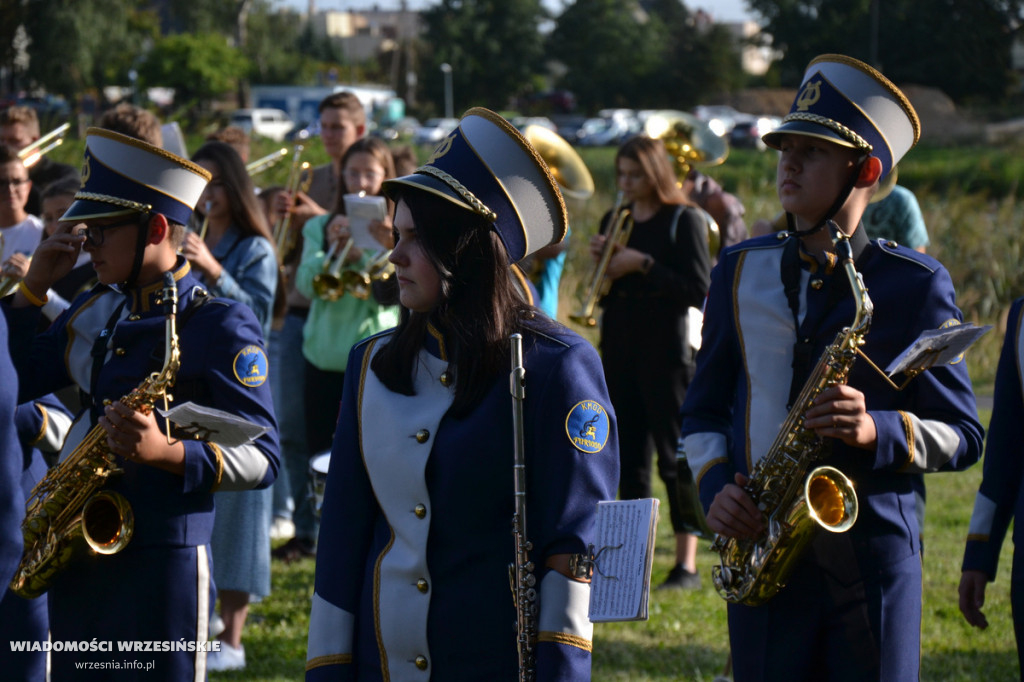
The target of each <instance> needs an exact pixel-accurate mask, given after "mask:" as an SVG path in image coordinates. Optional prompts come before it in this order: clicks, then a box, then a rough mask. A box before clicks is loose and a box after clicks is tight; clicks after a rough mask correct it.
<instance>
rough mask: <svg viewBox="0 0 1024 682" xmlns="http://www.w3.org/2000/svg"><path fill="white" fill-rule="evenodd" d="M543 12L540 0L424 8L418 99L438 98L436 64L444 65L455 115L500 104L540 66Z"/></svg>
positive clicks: (484, 0)
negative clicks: (426, 38) (448, 67)
mask: <svg viewBox="0 0 1024 682" xmlns="http://www.w3.org/2000/svg"><path fill="white" fill-rule="evenodd" d="M546 16H547V15H546V13H545V11H544V9H543V7H542V6H541V2H540V0H440V2H439V3H438V4H437V5H436V6H434V7H431V8H429V9H426V10H424V12H423V21H424V24H425V26H426V32H425V35H427V36H429V44H423V45H422V46H421V50H420V60H419V65H420V72H419V83H420V85H421V86H422V88H423V92H422V94H421V97H422V98H423V99H425V100H427V101H433V102H443V101H444V87H445V85H444V78H443V75H444V74H442V72H441V64H450V65H451V67H452V74H451V77H452V86H453V87H452V89H453V100H454V103H455V113H456V114H458V113H459V112H461V111H462V110H464V109H465V108H467V107H468V106H470V105H475V104H480V105H483V106H488V107H491V108H496V109H500V108H503V107H504V106H505V104H506V103H507V102H508V101H509V100H510V99H512V98H514V97H515V96H517V95H519V94H521V93H522V92H523V91H524V89H526V88H528V87H529V84H530V83H531V79H532V78H533V76H534V75H535V74H537V73H540V72H541V70H542V67H543V63H542V60H543V57H544V42H543V37H542V35H541V33H540V23H541V21H542V20H543V19H545V18H546Z"/></svg>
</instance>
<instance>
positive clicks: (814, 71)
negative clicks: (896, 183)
mask: <svg viewBox="0 0 1024 682" xmlns="http://www.w3.org/2000/svg"><path fill="white" fill-rule="evenodd" d="M784 133H785V134H796V135H811V136H813V137H820V138H822V139H825V140H830V141H832V142H835V143H837V144H841V145H844V146H846V147H853V148H854V149H860V150H863V151H865V152H867V153H869V154H871V155H872V156H875V157H877V158H878V159H879V160H880V161H881V162H882V177H883V178H884V177H885V176H886V175H888V174H889V171H890V170H892V169H893V168H894V167H895V166H896V164H897V163H898V162H899V160H900V159H901V158H903V155H904V154H906V153H907V152H908V151H910V149H911V148H912V147H913V146H914V145H915V144H917V141H918V139H920V137H921V122H920V120H918V118H917V112H915V111H914V107H913V106H911V104H910V100H908V99H907V97H906V95H904V94H903V93H902V92H901V91H900V89H899V88H897V87H896V86H895V85H893V83H892V82H891V81H890V80H889V79H888V78H886V77H885V76H883V75H882V74H881V73H879V72H878V71H877V70H875V69H873V68H871V67H870V66H868V65H867V64H865V63H864V62H861V61H858V60H856V59H853V58H852V57H846V56H844V55H839V54H824V55H821V56H818V57H815V58H814V59H813V60H812V61H811V63H810V64H809V65H808V67H807V71H806V72H805V73H804V78H803V82H802V83H801V85H800V91H799V92H798V93H797V96H796V100H794V102H793V107H792V108H791V109H790V111H789V114H787V115H786V117H785V118H783V119H782V124H781V125H779V127H778V128H776V129H775V130H773V131H772V132H770V133H767V134H765V135H764V136H763V137H762V138H761V139H763V140H764V142H765V144H767V145H768V146H769V147H772V148H773V149H778V148H779V137H780V136H781V135H782V134H784Z"/></svg>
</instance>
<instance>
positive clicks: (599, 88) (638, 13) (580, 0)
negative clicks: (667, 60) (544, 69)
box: [548, 0, 667, 110]
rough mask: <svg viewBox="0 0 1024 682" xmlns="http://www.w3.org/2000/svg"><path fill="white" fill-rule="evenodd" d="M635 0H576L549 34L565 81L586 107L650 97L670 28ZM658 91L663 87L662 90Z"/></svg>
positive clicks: (637, 104) (629, 104)
mask: <svg viewBox="0 0 1024 682" xmlns="http://www.w3.org/2000/svg"><path fill="white" fill-rule="evenodd" d="M650 23H651V18H650V17H649V16H648V15H647V14H646V13H645V12H643V11H642V10H641V9H640V7H639V5H638V4H637V3H636V2H635V1H634V0H576V2H574V3H573V4H571V5H569V6H568V7H567V8H566V9H565V11H564V12H562V14H561V16H559V17H558V23H557V26H556V27H555V30H554V31H552V33H551V35H550V37H549V38H548V50H549V53H550V54H551V56H552V57H554V58H555V59H557V60H558V61H560V62H561V63H562V64H563V65H564V66H565V69H566V72H565V76H564V77H563V78H562V79H561V84H562V85H563V86H564V87H566V88H568V89H569V90H572V91H573V92H574V93H575V94H576V98H577V101H578V102H579V104H580V106H581V107H583V108H584V109H590V110H594V109H599V108H603V107H640V106H645V105H646V104H647V103H649V102H650V101H651V97H652V95H653V93H652V92H651V90H650V87H649V86H650V83H651V81H652V75H653V74H654V73H656V72H657V68H658V66H659V65H662V64H664V61H663V56H664V55H665V52H666V49H667V42H666V41H667V32H666V31H665V30H664V28H663V26H662V25H661V24H660V22H656V23H655V24H654V25H649V24H650ZM659 92H660V89H659Z"/></svg>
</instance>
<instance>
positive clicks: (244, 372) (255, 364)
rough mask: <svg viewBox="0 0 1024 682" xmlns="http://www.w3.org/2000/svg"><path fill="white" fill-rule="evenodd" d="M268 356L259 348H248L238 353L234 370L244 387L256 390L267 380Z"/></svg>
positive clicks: (233, 366)
mask: <svg viewBox="0 0 1024 682" xmlns="http://www.w3.org/2000/svg"><path fill="white" fill-rule="evenodd" d="M268 367H269V363H268V362H267V356H266V354H265V353H264V352H263V349H262V348H260V347H259V346H246V347H245V348H243V349H242V350H240V351H238V354H237V355H236V356H235V361H234V362H233V363H232V369H233V370H234V371H235V378H236V379H238V381H239V383H241V384H242V385H243V386H248V387H250V388H255V387H256V386H259V385H260V384H262V383H263V382H264V381H266V380H267V368H268Z"/></svg>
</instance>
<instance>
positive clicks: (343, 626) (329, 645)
mask: <svg viewBox="0 0 1024 682" xmlns="http://www.w3.org/2000/svg"><path fill="white" fill-rule="evenodd" d="M355 622H356V617H355V614H352V613H349V612H348V611H345V610H344V609H341V608H338V607H337V606H335V605H334V604H332V603H330V602H329V601H327V600H326V599H324V598H323V597H321V596H320V595H319V594H317V593H316V592H314V593H313V607H312V609H311V610H310V612H309V639H308V641H307V643H306V660H307V661H311V660H313V659H314V658H320V657H321V656H339V655H345V654H351V653H352V642H353V637H354V632H355Z"/></svg>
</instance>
